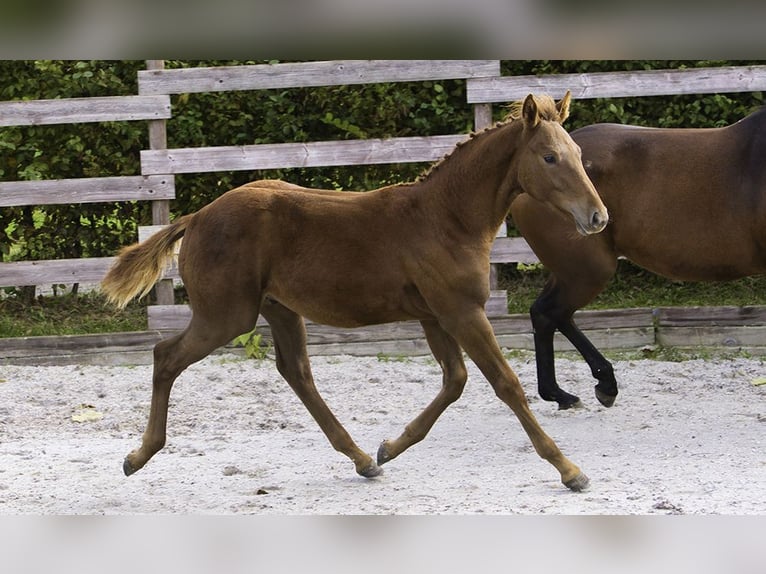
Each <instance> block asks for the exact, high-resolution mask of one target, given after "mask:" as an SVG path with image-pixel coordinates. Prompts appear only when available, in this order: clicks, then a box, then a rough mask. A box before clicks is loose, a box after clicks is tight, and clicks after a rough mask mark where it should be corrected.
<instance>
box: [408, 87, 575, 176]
mask: <svg viewBox="0 0 766 574" xmlns="http://www.w3.org/2000/svg"><path fill="white" fill-rule="evenodd" d="M532 97H533V98H534V99H535V103H536V104H537V111H538V114H539V115H540V119H541V120H547V121H555V122H557V121H559V117H560V116H559V110H558V109H557V108H556V100H554V99H553V98H552V97H551V96H548V95H546V94H541V95H533V96H532ZM523 107H524V101H523V100H518V101H516V102H513V103H511V104H508V106H507V109H508V113H507V114H506V115H505V117H504V118H503V119H502V120H501V121H499V122H495V123H494V124H493V125H491V126H489V127H486V128H484V129H483V130H479V131H478V132H471V134H470V136H469V137H468V139H466V140H464V141H461V142H459V143H458V144H457V145H456V146H455V149H453V150H452V151H451V152H449V153H448V154H447V155H445V156H444V157H443V158H442V159H440V160H439V161H437V162H436V163H434V164H433V165H431V166H430V167H428V168H426V170H425V171H424V172H423V173H421V174H420V175H419V176H418V178H417V179H416V181H424V180H426V179H428V177H429V176H430V175H431V174H432V173H434V172H435V171H436V170H438V169H439V168H440V167H441V165H442V164H443V163H444V162H445V161H447V160H448V159H450V158H451V157H452V156H453V155H455V154H457V153H458V152H459V151H460V149H461V148H462V147H463V146H465V145H466V144H467V143H469V142H471V141H472V140H474V139H475V138H477V137H478V136H481V135H484V134H486V133H488V132H492V131H495V130H499V129H500V128H503V127H505V126H506V125H508V124H511V123H513V122H515V121H516V120H519V119H521V110H522V109H523Z"/></svg>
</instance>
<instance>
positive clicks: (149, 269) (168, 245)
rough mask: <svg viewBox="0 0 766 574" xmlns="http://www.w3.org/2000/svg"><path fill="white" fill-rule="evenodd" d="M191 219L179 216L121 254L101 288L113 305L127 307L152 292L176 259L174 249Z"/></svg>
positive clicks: (124, 249)
mask: <svg viewBox="0 0 766 574" xmlns="http://www.w3.org/2000/svg"><path fill="white" fill-rule="evenodd" d="M191 217H192V216H191V215H185V216H183V217H180V218H178V219H177V220H176V221H175V222H173V223H172V224H170V225H168V226H167V227H165V228H163V229H162V230H161V231H158V232H157V233H155V234H154V235H152V236H151V237H150V238H149V239H147V240H146V241H143V242H142V243H136V244H135V245H130V246H129V247H124V248H123V249H122V250H121V251H120V253H119V255H118V256H117V261H116V262H115V263H114V265H113V266H112V268H111V269H110V270H109V272H108V273H107V274H106V276H105V277H104V279H103V280H102V281H101V289H102V291H103V292H104V293H105V294H106V297H107V299H108V300H109V302H110V303H113V304H115V305H117V306H118V307H120V308H124V307H125V306H126V305H127V304H128V302H129V301H130V300H131V299H133V298H134V297H136V296H137V295H138V296H140V297H143V296H145V295H146V294H147V293H148V292H149V291H150V290H151V288H152V287H153V286H154V284H155V283H156V282H157V281H159V279H160V277H162V273H163V271H164V270H165V268H166V266H167V264H168V261H169V260H170V259H171V258H172V257H173V247H174V246H175V244H176V243H177V242H178V240H179V239H181V237H183V235H184V233H185V232H186V228H187V226H188V225H189V222H190V221H191Z"/></svg>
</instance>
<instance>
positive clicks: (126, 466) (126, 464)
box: [122, 458, 138, 476]
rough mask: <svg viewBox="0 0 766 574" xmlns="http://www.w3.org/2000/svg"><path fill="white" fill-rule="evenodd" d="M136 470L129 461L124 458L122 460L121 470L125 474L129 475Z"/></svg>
mask: <svg viewBox="0 0 766 574" xmlns="http://www.w3.org/2000/svg"><path fill="white" fill-rule="evenodd" d="M136 470H138V469H137V468H133V465H132V464H130V461H129V460H128V459H127V458H125V460H124V461H123V462H122V472H124V473H125V476H130V475H131V474H133V473H134V472H136Z"/></svg>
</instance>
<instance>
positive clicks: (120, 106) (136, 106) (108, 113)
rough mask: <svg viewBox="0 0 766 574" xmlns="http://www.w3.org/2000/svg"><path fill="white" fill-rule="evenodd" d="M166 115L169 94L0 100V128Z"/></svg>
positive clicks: (164, 117)
mask: <svg viewBox="0 0 766 574" xmlns="http://www.w3.org/2000/svg"><path fill="white" fill-rule="evenodd" d="M167 118H170V96H161V95H158V96H107V97H101V98H67V99H60V100H23V101H11V102H0V127H10V126H39V125H54V124H82V123H91V122H118V121H135V120H159V119H167Z"/></svg>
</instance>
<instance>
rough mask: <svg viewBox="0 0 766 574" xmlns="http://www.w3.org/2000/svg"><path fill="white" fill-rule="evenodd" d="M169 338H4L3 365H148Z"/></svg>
mask: <svg viewBox="0 0 766 574" xmlns="http://www.w3.org/2000/svg"><path fill="white" fill-rule="evenodd" d="M166 336H168V334H167V333H159V332H156V331H155V332H152V331H139V332H132V333H105V334H98V335H61V336H48V337H20V338H13V339H0V365H9V364H12V365H35V366H43V365H71V364H78V365H146V364H150V363H151V362H152V358H153V357H152V348H153V347H154V345H156V344H157V343H158V342H159V341H161V340H162V339H163V338H164V337H166Z"/></svg>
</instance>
